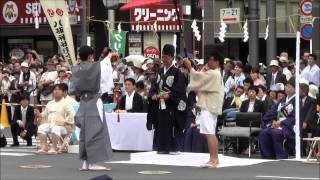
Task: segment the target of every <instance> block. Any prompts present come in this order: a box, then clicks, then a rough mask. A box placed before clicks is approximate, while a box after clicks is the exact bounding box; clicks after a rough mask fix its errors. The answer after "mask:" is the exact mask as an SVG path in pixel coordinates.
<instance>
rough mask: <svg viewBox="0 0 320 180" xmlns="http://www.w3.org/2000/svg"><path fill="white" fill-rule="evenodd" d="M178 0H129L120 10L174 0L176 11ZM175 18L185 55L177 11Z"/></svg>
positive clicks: (184, 45)
mask: <svg viewBox="0 0 320 180" xmlns="http://www.w3.org/2000/svg"><path fill="white" fill-rule="evenodd" d="M177 1H178V0H131V1H130V2H128V3H127V4H125V5H123V6H122V7H121V8H120V10H128V9H133V8H136V7H143V6H148V5H151V4H157V3H163V2H174V5H175V8H176V12H178V2H177ZM177 18H178V23H179V27H180V28H179V29H180V34H181V39H182V45H183V51H184V55H185V57H188V56H187V48H186V42H185V39H184V34H183V30H182V25H181V19H180V15H179V13H177Z"/></svg>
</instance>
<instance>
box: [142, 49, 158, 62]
mask: <svg viewBox="0 0 320 180" xmlns="http://www.w3.org/2000/svg"><path fill="white" fill-rule="evenodd" d="M143 55H144V57H150V58H153V59H156V58H157V59H159V58H160V51H159V50H158V49H157V48H156V47H154V46H149V47H147V48H146V49H145V50H144V53H143Z"/></svg>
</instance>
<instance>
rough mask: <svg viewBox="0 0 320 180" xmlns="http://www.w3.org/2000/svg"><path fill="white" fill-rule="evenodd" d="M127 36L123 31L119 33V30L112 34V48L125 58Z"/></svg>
mask: <svg viewBox="0 0 320 180" xmlns="http://www.w3.org/2000/svg"><path fill="white" fill-rule="evenodd" d="M126 36H127V32H125V31H121V32H120V33H119V31H118V30H113V31H112V32H111V48H112V49H113V50H115V51H117V52H118V53H119V55H120V54H122V57H125V53H126Z"/></svg>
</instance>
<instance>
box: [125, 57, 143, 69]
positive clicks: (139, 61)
mask: <svg viewBox="0 0 320 180" xmlns="http://www.w3.org/2000/svg"><path fill="white" fill-rule="evenodd" d="M124 59H125V64H128V63H132V64H133V66H134V67H138V68H141V67H142V64H143V63H144V62H145V60H146V59H148V58H146V57H144V56H142V55H129V56H127V57H125V58H124Z"/></svg>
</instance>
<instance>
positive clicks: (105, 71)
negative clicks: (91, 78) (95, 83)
mask: <svg viewBox="0 0 320 180" xmlns="http://www.w3.org/2000/svg"><path fill="white" fill-rule="evenodd" d="M100 67H101V77H104V78H101V79H100V93H101V94H104V93H106V92H109V91H111V90H112V88H113V87H114V84H113V77H112V76H110V74H112V72H113V69H112V65H111V61H110V58H109V57H106V58H104V59H103V60H102V61H100Z"/></svg>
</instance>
